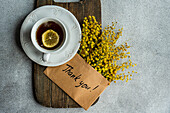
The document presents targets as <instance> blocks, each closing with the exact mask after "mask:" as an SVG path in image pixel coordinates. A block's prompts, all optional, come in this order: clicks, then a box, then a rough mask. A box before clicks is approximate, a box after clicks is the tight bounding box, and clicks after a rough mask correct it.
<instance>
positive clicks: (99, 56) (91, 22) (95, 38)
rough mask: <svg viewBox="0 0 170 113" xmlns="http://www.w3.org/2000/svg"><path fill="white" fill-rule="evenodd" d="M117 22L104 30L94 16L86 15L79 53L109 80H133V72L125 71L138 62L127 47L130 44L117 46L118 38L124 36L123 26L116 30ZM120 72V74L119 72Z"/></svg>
mask: <svg viewBox="0 0 170 113" xmlns="http://www.w3.org/2000/svg"><path fill="white" fill-rule="evenodd" d="M115 24H117V22H115V23H114V22H112V25H111V26H109V25H108V26H107V27H105V28H104V30H103V31H102V27H101V24H99V23H98V22H97V21H96V19H95V17H94V16H89V17H85V18H84V20H83V24H82V40H81V45H80V49H79V51H78V53H79V54H80V56H81V57H83V58H84V59H85V60H86V62H87V63H89V64H90V65H91V66H92V67H93V68H94V69H95V70H97V71H98V72H99V73H101V74H102V75H103V76H104V77H105V78H106V79H107V80H108V81H110V82H111V81H114V83H116V81H117V80H122V81H124V80H126V82H127V81H128V80H131V78H130V77H131V76H132V75H133V73H137V72H134V71H132V72H128V74H125V73H124V70H125V69H128V68H129V67H130V66H131V67H134V66H136V64H134V63H132V61H131V59H130V58H131V56H130V52H127V49H128V48H130V46H129V45H128V44H127V42H125V43H124V44H121V45H119V46H116V45H115V44H116V42H117V40H118V39H119V38H120V36H122V30H123V28H121V29H119V30H118V31H117V32H115ZM126 58H128V61H127V62H123V63H121V64H118V61H119V60H120V59H126ZM118 71H120V72H119V74H117V73H118Z"/></svg>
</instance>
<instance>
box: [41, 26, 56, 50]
mask: <svg viewBox="0 0 170 113" xmlns="http://www.w3.org/2000/svg"><path fill="white" fill-rule="evenodd" d="M58 42H59V35H58V33H57V32H55V31H53V30H52V29H49V30H47V31H46V32H44V33H43V34H42V43H43V45H44V46H45V47H47V48H52V47H54V46H56V45H57V44H58Z"/></svg>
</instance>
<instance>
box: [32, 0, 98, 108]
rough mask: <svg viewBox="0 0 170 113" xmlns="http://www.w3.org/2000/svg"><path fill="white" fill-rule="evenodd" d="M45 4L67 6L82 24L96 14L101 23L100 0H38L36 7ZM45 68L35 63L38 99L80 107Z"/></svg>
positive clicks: (57, 106)
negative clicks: (62, 1) (54, 81)
mask: <svg viewBox="0 0 170 113" xmlns="http://www.w3.org/2000/svg"><path fill="white" fill-rule="evenodd" d="M43 5H57V6H61V7H64V8H66V9H67V10H69V11H70V12H72V13H73V14H74V16H75V17H76V18H77V20H78V21H79V23H80V25H81V24H82V23H83V18H84V17H87V16H89V15H92V16H95V17H96V19H97V21H98V22H99V23H101V3H100V0H80V1H79V2H69V3H56V2H54V1H53V0H37V1H36V8H37V7H40V6H43ZM45 68H46V67H44V66H40V65H38V64H36V63H33V89H34V95H35V99H36V101H37V102H38V103H40V104H41V105H43V106H47V107H53V108H79V107H80V106H79V105H78V104H77V103H76V102H75V101H74V100H73V99H71V98H70V97H69V96H68V95H67V94H66V93H65V92H64V91H62V89H60V88H59V87H58V86H57V85H56V84H54V83H53V82H52V81H51V80H50V79H49V78H47V77H46V75H44V74H43V71H44V70H45ZM98 99H99V98H98ZM98 99H97V100H96V102H97V101H98ZM96 102H95V103H96ZM95 103H94V104H95ZM94 104H93V105H94Z"/></svg>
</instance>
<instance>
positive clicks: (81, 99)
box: [44, 54, 110, 110]
mask: <svg viewBox="0 0 170 113" xmlns="http://www.w3.org/2000/svg"><path fill="white" fill-rule="evenodd" d="M44 73H45V74H46V75H47V77H49V78H50V79H51V80H52V81H53V82H54V83H55V84H57V85H58V86H59V87H60V88H61V89H62V90H63V91H65V92H66V93H67V94H68V95H69V96H70V97H71V98H73V99H74V100H75V101H76V102H77V103H78V104H79V105H80V106H82V107H83V108H84V109H85V110H87V109H88V108H89V107H90V106H91V105H92V104H93V103H94V102H95V100H96V99H97V98H98V97H99V95H100V94H101V93H102V92H103V91H104V89H105V88H106V87H107V86H108V85H109V84H110V82H109V81H107V79H106V78H105V77H104V76H102V75H101V74H100V73H98V72H97V71H96V70H95V69H94V68H93V67H91V66H90V65H89V64H88V63H87V62H86V61H85V60H84V59H83V58H82V57H81V56H79V55H78V54H76V55H75V56H74V58H73V59H72V60H70V61H69V62H67V63H65V64H63V65H61V66H57V67H47V68H46V70H45V71H44Z"/></svg>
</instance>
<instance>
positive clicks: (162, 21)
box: [0, 0, 170, 113]
mask: <svg viewBox="0 0 170 113" xmlns="http://www.w3.org/2000/svg"><path fill="white" fill-rule="evenodd" d="M101 2H102V22H103V26H106V25H107V24H111V22H112V21H115V20H116V21H118V22H119V25H120V26H123V27H124V32H123V37H122V38H121V39H120V40H119V42H120V43H122V42H123V41H125V40H129V41H128V42H129V43H130V44H131V45H132V46H133V47H132V48H131V49H130V51H131V53H132V59H133V61H134V62H136V63H137V64H138V66H137V67H136V68H135V70H137V71H138V73H139V74H138V75H137V76H134V77H133V79H132V81H129V82H128V83H125V82H118V83H116V84H114V83H112V84H111V85H110V86H109V87H108V88H107V89H106V90H105V91H104V92H103V93H102V95H101V98H100V100H99V102H98V103H97V104H96V105H95V106H93V107H91V108H90V109H89V110H88V111H85V110H83V109H82V108H79V109H73V108H72V109H54V108H47V107H43V106H41V105H39V104H38V103H37V102H36V101H35V100H34V97H33V93H32V62H31V61H30V60H29V59H28V57H27V56H26V55H25V53H24V52H23V50H22V49H21V47H20V46H19V37H20V36H19V31H20V26H21V23H22V22H23V19H24V18H25V16H26V15H27V14H29V13H30V12H31V11H32V10H33V8H34V0H0V27H1V29H0V39H1V41H0V64H1V66H0V72H1V73H0V113H5V112H6V113H16V112H17V113H57V112H59V113H69V112H70V113H71V112H72V113H76V112H88V113H91V112H93V113H99V112H100V113H111V112H113V113H170V84H169V82H170V77H169V73H170V71H169V70H170V60H169V58H170V57H169V56H170V0H102V1H101Z"/></svg>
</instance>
